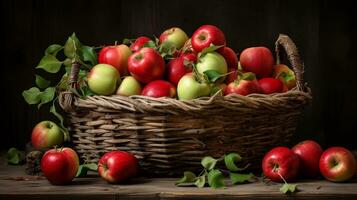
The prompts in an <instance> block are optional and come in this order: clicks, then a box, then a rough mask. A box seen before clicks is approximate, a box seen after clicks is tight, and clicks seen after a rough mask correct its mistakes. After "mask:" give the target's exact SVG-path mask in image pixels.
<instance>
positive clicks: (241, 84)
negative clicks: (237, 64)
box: [224, 72, 261, 96]
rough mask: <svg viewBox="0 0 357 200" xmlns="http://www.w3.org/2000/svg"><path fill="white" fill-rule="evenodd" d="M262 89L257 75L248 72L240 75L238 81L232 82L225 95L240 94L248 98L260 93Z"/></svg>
mask: <svg viewBox="0 0 357 200" xmlns="http://www.w3.org/2000/svg"><path fill="white" fill-rule="evenodd" d="M260 92H261V89H260V86H259V83H258V81H257V79H256V77H255V75H254V74H253V73H251V72H246V73H243V74H240V75H239V76H238V79H236V80H234V81H233V82H230V83H229V84H228V85H227V87H226V89H225V91H224V95H229V94H233V93H234V94H240V95H243V96H246V95H248V94H252V93H260Z"/></svg>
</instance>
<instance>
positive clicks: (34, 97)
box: [22, 87, 41, 105]
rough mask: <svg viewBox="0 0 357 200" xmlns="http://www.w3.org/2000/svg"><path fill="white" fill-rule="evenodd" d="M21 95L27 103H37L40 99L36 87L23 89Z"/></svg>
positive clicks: (39, 92)
mask: <svg viewBox="0 0 357 200" xmlns="http://www.w3.org/2000/svg"><path fill="white" fill-rule="evenodd" d="M22 96H23V97H24V99H25V101H26V102H27V103H28V104H30V105H31V104H37V103H39V102H40V100H41V91H40V90H39V89H38V88H37V87H32V88H30V89H28V90H25V91H23V92H22Z"/></svg>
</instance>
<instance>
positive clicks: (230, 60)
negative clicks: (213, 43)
mask: <svg viewBox="0 0 357 200" xmlns="http://www.w3.org/2000/svg"><path fill="white" fill-rule="evenodd" d="M220 53H221V55H222V56H223V57H224V59H225V60H226V62H227V66H228V67H232V68H238V57H237V54H236V52H234V51H233V49H231V48H229V47H223V50H222V51H221V52H220Z"/></svg>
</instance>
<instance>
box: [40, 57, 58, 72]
mask: <svg viewBox="0 0 357 200" xmlns="http://www.w3.org/2000/svg"><path fill="white" fill-rule="evenodd" d="M61 65H62V62H61V61H59V60H57V58H56V57H55V56H53V55H50V54H47V55H45V56H43V57H42V59H41V61H40V63H39V64H38V65H37V67H36V68H37V69H43V70H45V71H46V72H49V73H57V72H58V71H59V70H60V69H61Z"/></svg>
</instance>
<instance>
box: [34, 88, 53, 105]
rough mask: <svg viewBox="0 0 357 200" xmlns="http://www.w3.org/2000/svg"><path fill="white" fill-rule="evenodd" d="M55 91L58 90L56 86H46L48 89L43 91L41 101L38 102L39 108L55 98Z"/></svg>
mask: <svg viewBox="0 0 357 200" xmlns="http://www.w3.org/2000/svg"><path fill="white" fill-rule="evenodd" d="M55 92H56V88H55V87H49V88H46V90H44V91H43V92H41V103H40V104H38V106H37V107H38V109H39V108H40V107H41V106H42V105H43V104H46V103H48V102H50V101H52V100H53V98H54V97H55Z"/></svg>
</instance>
